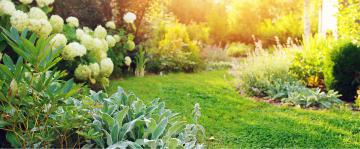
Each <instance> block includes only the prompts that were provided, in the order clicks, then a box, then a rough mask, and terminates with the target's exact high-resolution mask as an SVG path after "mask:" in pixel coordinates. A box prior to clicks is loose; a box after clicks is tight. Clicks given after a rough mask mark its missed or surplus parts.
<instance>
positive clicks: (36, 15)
mask: <svg viewBox="0 0 360 149" xmlns="http://www.w3.org/2000/svg"><path fill="white" fill-rule="evenodd" d="M28 15H29V18H30V19H46V20H47V19H48V16H47V15H46V13H45V12H44V11H43V10H41V9H40V8H38V7H32V8H30V11H29V12H28Z"/></svg>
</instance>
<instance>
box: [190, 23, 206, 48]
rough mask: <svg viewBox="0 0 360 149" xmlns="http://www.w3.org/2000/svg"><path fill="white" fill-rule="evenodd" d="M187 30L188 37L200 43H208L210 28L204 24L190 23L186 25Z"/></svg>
mask: <svg viewBox="0 0 360 149" xmlns="http://www.w3.org/2000/svg"><path fill="white" fill-rule="evenodd" d="M186 27H187V31H188V33H189V36H190V39H191V40H194V41H197V42H199V43H200V44H209V43H210V41H209V36H210V28H209V27H207V26H206V25H204V24H196V23H192V24H190V25H187V26H186Z"/></svg>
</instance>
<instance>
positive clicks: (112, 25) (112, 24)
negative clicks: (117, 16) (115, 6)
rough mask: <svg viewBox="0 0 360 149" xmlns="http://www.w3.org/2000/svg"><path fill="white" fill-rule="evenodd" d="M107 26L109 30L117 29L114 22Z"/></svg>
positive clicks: (108, 23)
mask: <svg viewBox="0 0 360 149" xmlns="http://www.w3.org/2000/svg"><path fill="white" fill-rule="evenodd" d="M105 26H106V27H107V28H109V29H116V24H115V22H114V21H109V22H106V24H105Z"/></svg>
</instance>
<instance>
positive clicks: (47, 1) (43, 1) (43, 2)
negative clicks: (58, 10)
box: [36, 0, 55, 7]
mask: <svg viewBox="0 0 360 149" xmlns="http://www.w3.org/2000/svg"><path fill="white" fill-rule="evenodd" d="M54 1H55V0H36V3H37V5H38V6H39V7H45V6H49V5H51V4H53V3H54Z"/></svg>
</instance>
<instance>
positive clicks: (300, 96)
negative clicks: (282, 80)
mask: <svg viewBox="0 0 360 149" xmlns="http://www.w3.org/2000/svg"><path fill="white" fill-rule="evenodd" d="M294 89H296V90H293V91H291V92H289V95H288V96H289V97H287V98H283V99H282V100H281V101H282V102H285V103H291V104H294V105H299V106H301V107H303V108H310V107H318V108H330V107H331V106H333V105H336V104H340V103H342V101H341V100H340V99H339V97H340V95H339V93H338V92H336V91H333V90H330V91H328V92H327V93H325V92H323V91H321V89H319V88H317V89H310V88H306V87H299V88H294Z"/></svg>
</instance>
